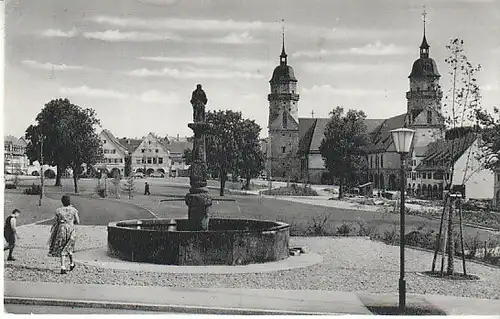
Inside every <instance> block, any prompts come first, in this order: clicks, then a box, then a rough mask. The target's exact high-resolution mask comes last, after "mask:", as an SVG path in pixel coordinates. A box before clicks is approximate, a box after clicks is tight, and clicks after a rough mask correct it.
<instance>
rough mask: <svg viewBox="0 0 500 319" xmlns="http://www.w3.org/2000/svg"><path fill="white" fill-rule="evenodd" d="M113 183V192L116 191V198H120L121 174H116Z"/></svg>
mask: <svg viewBox="0 0 500 319" xmlns="http://www.w3.org/2000/svg"><path fill="white" fill-rule="evenodd" d="M111 184H112V185H113V191H112V192H113V193H115V196H116V198H120V174H116V173H115V174H114V176H113V178H112V179H111Z"/></svg>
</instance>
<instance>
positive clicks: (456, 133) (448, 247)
mask: <svg viewBox="0 0 500 319" xmlns="http://www.w3.org/2000/svg"><path fill="white" fill-rule="evenodd" d="M446 49H447V50H448V52H449V56H448V57H447V58H446V59H445V62H446V64H447V65H448V69H449V70H448V74H449V75H450V77H451V85H450V89H449V92H448V94H447V96H446V97H445V100H446V103H445V104H444V110H445V116H444V119H445V122H446V125H447V127H448V128H450V130H449V132H448V134H447V135H448V137H449V138H451V151H450V153H451V154H449V156H448V158H447V159H446V160H445V161H444V163H443V164H444V173H449V178H446V174H443V175H444V182H445V187H444V189H450V190H451V188H452V187H453V185H455V184H457V185H464V184H465V182H466V181H467V179H468V178H470V177H471V176H472V174H473V173H475V172H477V171H478V170H479V168H478V169H476V170H475V171H474V172H469V174H467V173H468V172H467V170H468V169H469V165H468V162H469V160H470V159H471V158H472V157H473V156H474V154H471V152H470V151H469V153H468V154H467V163H466V168H465V172H464V174H463V177H462V180H460V181H459V184H458V183H457V182H456V181H455V176H454V175H455V161H456V154H455V153H456V150H457V149H458V147H459V146H458V145H456V144H457V143H459V141H460V139H461V138H462V137H464V136H465V135H466V134H468V133H471V131H472V132H474V130H471V129H468V128H467V126H471V125H475V124H476V123H474V122H476V117H477V115H478V114H480V113H481V94H480V91H479V85H478V84H477V79H476V73H477V72H479V71H480V69H481V66H480V65H477V66H473V65H472V64H471V63H470V62H469V61H468V58H467V56H466V55H465V53H464V41H463V40H460V39H458V38H455V39H451V40H450V42H449V44H448V45H447V46H446ZM479 166H482V165H481V164H480V165H479ZM455 207H456V199H454V198H451V197H450V196H449V195H448V196H446V197H445V199H444V205H443V211H442V214H441V222H440V227H439V235H438V239H437V243H436V250H435V252H434V258H433V261H432V271H434V269H435V265H436V258H437V254H438V250H439V249H440V248H441V249H442V252H443V254H442V260H441V274H443V270H444V258H445V251H446V254H447V255H448V263H447V270H446V272H447V274H448V275H453V273H454V262H453V261H454V258H455V243H454V232H453V230H454V222H453V221H454V216H453V214H454V208H455ZM459 213H460V211H459ZM459 218H460V234H461V237H460V239H461V246H462V254H463V252H464V248H463V236H462V233H463V225H462V221H461V220H462V216H461V215H459ZM445 220H447V225H446V228H447V234H446V235H445V236H444V237H443V235H444V231H443V224H444V222H445ZM441 244H442V245H441ZM462 258H463V267H464V273H466V270H465V256H462Z"/></svg>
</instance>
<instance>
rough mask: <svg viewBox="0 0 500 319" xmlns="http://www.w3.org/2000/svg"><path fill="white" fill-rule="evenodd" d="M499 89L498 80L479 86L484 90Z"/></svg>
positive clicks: (499, 83)
mask: <svg viewBox="0 0 500 319" xmlns="http://www.w3.org/2000/svg"><path fill="white" fill-rule="evenodd" d="M499 89H500V82H499V81H494V82H491V83H487V84H485V85H482V86H481V90H482V91H485V92H489V91H497V90H499Z"/></svg>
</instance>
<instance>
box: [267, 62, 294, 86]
mask: <svg viewBox="0 0 500 319" xmlns="http://www.w3.org/2000/svg"><path fill="white" fill-rule="evenodd" d="M288 81H292V82H297V78H295V74H294V72H293V68H292V67H291V66H289V65H286V64H284V65H278V66H277V67H276V68H275V69H274V72H273V77H272V78H271V80H270V82H273V83H277V82H288Z"/></svg>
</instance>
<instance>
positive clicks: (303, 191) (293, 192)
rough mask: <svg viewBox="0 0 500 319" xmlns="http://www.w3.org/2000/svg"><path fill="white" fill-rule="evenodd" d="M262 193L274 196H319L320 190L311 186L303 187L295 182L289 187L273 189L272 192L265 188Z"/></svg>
mask: <svg viewBox="0 0 500 319" xmlns="http://www.w3.org/2000/svg"><path fill="white" fill-rule="evenodd" d="M262 194H264V195H273V196H318V192H316V191H315V190H314V189H312V188H311V187H308V186H307V187H303V186H300V185H297V184H295V183H293V184H291V185H290V186H289V187H279V188H276V189H272V190H271V192H269V190H265V191H262Z"/></svg>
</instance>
